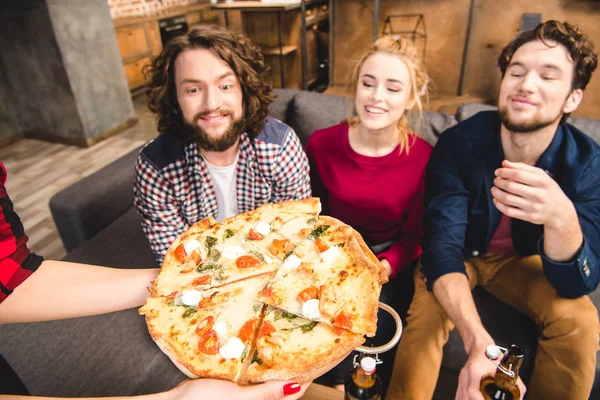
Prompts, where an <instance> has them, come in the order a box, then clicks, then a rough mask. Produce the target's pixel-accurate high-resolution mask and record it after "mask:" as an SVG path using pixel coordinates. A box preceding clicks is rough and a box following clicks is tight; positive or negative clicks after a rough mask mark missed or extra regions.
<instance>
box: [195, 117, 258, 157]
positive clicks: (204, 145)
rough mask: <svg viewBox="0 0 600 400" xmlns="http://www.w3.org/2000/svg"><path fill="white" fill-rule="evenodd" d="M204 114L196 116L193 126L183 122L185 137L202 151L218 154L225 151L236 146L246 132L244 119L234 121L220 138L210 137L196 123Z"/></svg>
mask: <svg viewBox="0 0 600 400" xmlns="http://www.w3.org/2000/svg"><path fill="white" fill-rule="evenodd" d="M205 114H206V113H198V114H196V116H195V117H194V123H193V124H191V123H189V122H188V121H186V120H184V121H183V127H184V130H185V132H184V135H185V137H186V138H187V139H188V140H189V141H190V142H192V143H196V144H198V146H199V147H200V148H201V149H202V150H206V151H218V152H221V151H225V150H227V149H229V148H231V146H233V145H234V144H236V143H237V141H238V139H239V138H240V136H242V134H243V133H244V132H245V131H246V124H245V123H244V119H243V118H240V119H238V120H234V121H233V122H232V123H231V125H229V128H228V129H227V131H226V132H225V133H224V134H223V135H222V136H220V137H211V136H210V135H209V134H208V133H207V132H206V130H204V128H202V127H201V126H200V125H198V123H197V121H198V120H199V119H200V118H202V117H203V116H204V115H205Z"/></svg>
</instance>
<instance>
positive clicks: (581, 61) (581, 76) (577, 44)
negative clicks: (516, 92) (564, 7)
mask: <svg viewBox="0 0 600 400" xmlns="http://www.w3.org/2000/svg"><path fill="white" fill-rule="evenodd" d="M535 40H541V41H542V42H543V43H544V44H546V45H547V46H549V47H553V46H552V45H551V44H549V43H548V41H554V42H556V43H558V44H562V45H563V46H565V47H566V49H567V50H568V52H569V54H570V56H571V58H572V59H573V64H574V69H573V81H572V82H571V90H575V89H581V90H584V89H585V87H586V86H587V84H588V82H589V81H590V78H591V77H592V72H594V70H595V69H596V67H597V66H598V55H597V54H596V50H595V48H594V43H593V42H592V41H590V39H589V38H588V37H587V36H586V35H584V34H583V33H582V32H581V31H580V30H579V28H578V27H577V26H573V25H571V24H569V23H568V22H559V21H546V22H544V23H541V24H539V25H538V26H537V27H536V28H535V29H534V30H533V31H526V32H521V33H520V34H519V35H518V36H517V37H515V38H514V39H513V40H512V41H511V42H510V43H509V44H508V45H507V46H506V47H505V48H504V49H503V50H502V53H501V54H500V57H499V58H498V66H499V67H500V71H501V72H502V77H503V78H504V74H505V73H506V70H507V68H508V66H509V65H510V61H511V59H512V57H513V55H514V54H515V52H516V51H517V49H518V48H519V47H521V46H523V45H524V44H526V43H529V42H533V41H535Z"/></svg>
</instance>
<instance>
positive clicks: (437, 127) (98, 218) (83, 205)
mask: <svg viewBox="0 0 600 400" xmlns="http://www.w3.org/2000/svg"><path fill="white" fill-rule="evenodd" d="M350 107H351V104H350V102H349V100H348V99H345V98H341V97H334V96H327V95H323V94H318V93H310V92H300V91H295V90H280V91H278V100H277V101H276V102H275V103H274V104H273V105H272V107H271V115H272V116H274V117H276V118H278V119H280V120H282V121H285V122H287V123H288V124H289V125H291V126H292V127H293V128H294V129H295V131H296V133H297V134H298V136H299V137H300V140H301V141H302V143H303V144H306V142H307V140H308V137H309V135H310V134H311V132H313V131H314V130H316V129H319V128H323V127H326V126H330V125H333V124H336V123H338V122H339V121H341V120H342V119H344V118H345V117H346V115H347V113H348V111H349V109H350ZM487 108H491V107H490V106H484V105H479V104H465V105H462V106H461V107H460V108H459V110H458V111H457V113H456V115H455V116H454V115H448V114H443V113H425V116H424V117H425V118H424V121H423V123H422V124H421V127H420V131H421V132H422V135H423V137H424V138H425V139H426V140H427V141H428V142H430V143H431V144H435V142H436V140H437V137H438V136H439V134H440V133H441V132H443V131H444V130H445V129H446V128H448V127H450V126H452V125H453V124H455V123H456V122H457V121H461V120H463V119H465V118H468V117H470V116H471V115H473V114H475V113H476V112H478V111H480V110H482V109H487ZM572 122H574V124H575V125H576V126H578V127H580V129H582V130H583V131H585V132H587V133H588V134H589V135H590V136H592V137H593V138H594V139H596V140H597V141H600V121H596V120H590V119H576V118H573V121H572ZM138 151H139V149H138V150H135V151H133V152H131V153H129V154H127V155H126V156H124V157H123V158H121V159H119V160H118V161H115V162H113V163H112V164H110V165H108V166H107V167H105V168H104V169H102V170H100V171H98V172H97V173H95V174H93V175H91V176H89V177H87V178H85V179H83V180H81V181H80V182H77V183H76V184H74V185H72V186H70V187H68V188H66V189H65V190H63V191H62V192H60V193H58V194H57V195H56V196H54V197H53V198H52V200H51V202H50V207H51V210H52V213H53V216H54V219H55V222H56V225H57V227H58V230H59V232H60V235H61V238H62V240H63V243H64V245H65V248H66V249H67V251H68V254H67V256H66V257H65V260H67V261H76V262H83V263H89V264H98V265H107V266H113V267H119V268H144V267H151V266H155V261H154V257H153V255H152V253H151V251H150V248H149V247H148V244H147V241H146V238H145V237H144V234H143V232H142V230H141V227H140V219H139V217H138V215H137V213H136V211H135V210H134V209H133V204H132V187H133V179H134V178H133V176H134V175H133V168H134V163H135V159H136V155H137V152H138ZM107 295H108V296H109V295H110V293H107ZM406 296H412V293H411V291H410V288H409V289H407V290H406ZM591 297H592V300H593V301H594V303H595V304H596V306H597V307H598V306H600V291H599V290H597V291H596V292H595V293H593V294H592V296H591ZM474 298H475V302H476V304H477V307H478V309H479V311H480V314H481V318H482V320H483V323H484V325H485V326H486V327H487V329H488V330H489V331H490V333H491V334H492V336H493V337H494V338H495V339H496V340H497V343H499V344H501V345H509V344H511V343H518V344H521V345H522V346H523V347H524V348H525V350H526V354H527V356H526V361H525V364H524V367H523V372H522V375H523V378H524V380H525V381H526V382H527V380H528V378H529V376H530V374H531V368H532V365H533V359H534V354H535V350H536V335H537V329H536V327H535V325H534V324H533V323H532V322H531V321H529V320H528V319H527V318H526V317H524V316H523V315H521V314H519V313H518V312H516V311H515V310H514V309H512V308H510V307H509V306H507V305H505V304H502V303H501V302H499V301H498V300H496V299H495V298H493V297H492V296H491V295H489V294H488V293H487V292H485V291H484V290H482V289H480V288H477V289H476V290H475V291H474ZM0 353H2V354H3V355H4V356H5V358H6V359H7V360H8V362H9V363H10V364H11V365H12V366H13V368H14V369H15V370H16V371H17V373H18V374H19V375H20V376H21V378H22V379H23V381H24V383H25V384H26V386H27V387H28V388H29V390H30V391H31V393H32V394H38V395H41V394H44V395H56V396H106V395H135V394H142V393H151V392H155V391H159V390H165V389H168V388H171V387H173V386H174V385H176V384H177V383H178V382H180V381H181V380H183V379H184V376H183V375H182V374H181V373H180V372H179V371H178V370H177V369H176V368H175V367H174V366H173V365H172V364H171V363H170V362H169V360H168V359H167V358H166V356H164V355H163V354H162V352H160V350H159V349H158V347H157V346H156V345H155V344H154V343H153V342H152V340H151V339H150V337H149V335H148V334H147V330H146V326H145V323H144V320H143V318H142V317H140V316H139V315H137V312H136V310H126V311H122V312H117V313H112V314H107V315H102V316H96V317H88V318H78V319H73V320H66V321H58V322H45V323H30V324H15V325H7V326H0ZM465 360H466V354H465V352H464V350H463V346H462V342H461V340H460V337H459V336H458V334H457V333H456V332H453V333H452V335H451V337H450V340H449V342H448V344H447V345H446V347H445V349H444V360H443V365H442V370H441V373H440V378H439V381H438V386H437V389H436V394H435V396H434V398H436V399H453V398H454V392H455V388H456V382H457V377H458V371H459V370H460V368H461V367H462V365H463V364H464V362H465ZM599 365H600V364H599ZM599 372H600V367H597V373H596V376H597V377H598V376H600V374H599ZM0 380H1V379H0ZM598 380H599V379H598V378H597V379H596V385H595V388H594V391H593V394H592V396H591V397H590V398H592V399H597V398H600V387H599V386H600V384H599V383H598ZM0 387H1V385H0Z"/></svg>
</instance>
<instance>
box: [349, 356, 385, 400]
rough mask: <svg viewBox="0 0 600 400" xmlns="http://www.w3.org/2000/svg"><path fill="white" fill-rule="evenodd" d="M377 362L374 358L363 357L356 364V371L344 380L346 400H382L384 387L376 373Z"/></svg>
mask: <svg viewBox="0 0 600 400" xmlns="http://www.w3.org/2000/svg"><path fill="white" fill-rule="evenodd" d="M375 366H376V361H375V359H374V358H372V357H362V359H361V360H360V364H355V368H354V371H351V372H350V373H348V375H346V379H345V380H344V390H345V393H346V394H345V395H344V399H345V400H380V399H381V393H382V389H383V386H382V384H381V379H379V377H378V376H377V374H376V373H375Z"/></svg>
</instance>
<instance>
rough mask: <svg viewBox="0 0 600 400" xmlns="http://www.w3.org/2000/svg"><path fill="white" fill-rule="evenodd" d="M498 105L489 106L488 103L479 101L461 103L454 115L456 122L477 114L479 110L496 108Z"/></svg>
mask: <svg viewBox="0 0 600 400" xmlns="http://www.w3.org/2000/svg"><path fill="white" fill-rule="evenodd" d="M497 109H498V107H495V106H490V105H489V104H481V103H463V104H461V105H460V106H458V108H457V109H456V114H455V115H454V116H455V117H456V121H457V122H461V121H464V120H465V119H468V118H471V117H472V116H473V115H475V114H477V113H478V112H480V111H489V110H497Z"/></svg>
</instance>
